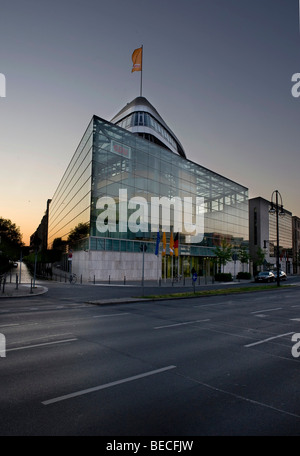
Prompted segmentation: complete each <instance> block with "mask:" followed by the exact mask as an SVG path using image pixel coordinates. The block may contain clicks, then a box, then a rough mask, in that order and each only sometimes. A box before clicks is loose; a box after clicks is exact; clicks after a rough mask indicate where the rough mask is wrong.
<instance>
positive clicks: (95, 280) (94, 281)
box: [94, 274, 96, 285]
mask: <svg viewBox="0 0 300 456" xmlns="http://www.w3.org/2000/svg"><path fill="white" fill-rule="evenodd" d="M95 283H96V279H95V274H94V285H95Z"/></svg>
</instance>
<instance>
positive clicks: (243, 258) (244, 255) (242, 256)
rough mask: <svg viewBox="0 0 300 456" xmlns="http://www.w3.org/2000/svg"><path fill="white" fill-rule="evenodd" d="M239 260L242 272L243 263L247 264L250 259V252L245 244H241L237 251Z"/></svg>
mask: <svg viewBox="0 0 300 456" xmlns="http://www.w3.org/2000/svg"><path fill="white" fill-rule="evenodd" d="M238 256H239V260H240V262H241V263H242V265H243V272H244V265H245V264H248V261H249V260H250V254H249V251H248V249H247V248H246V247H245V246H242V247H241V248H240V249H239V251H238Z"/></svg>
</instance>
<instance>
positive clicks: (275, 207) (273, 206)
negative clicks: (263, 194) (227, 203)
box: [269, 190, 284, 287]
mask: <svg viewBox="0 0 300 456" xmlns="http://www.w3.org/2000/svg"><path fill="white" fill-rule="evenodd" d="M274 194H275V203H274V201H273V197H274ZM278 196H279V197H280V202H281V203H280V205H279V204H278ZM279 209H280V212H279ZM269 212H270V214H274V213H276V237H277V250H276V269H277V286H278V287H280V274H279V267H280V266H279V215H281V216H282V215H284V211H283V204H282V197H281V194H280V193H279V191H278V190H274V192H273V193H272V196H271V208H270V210H269Z"/></svg>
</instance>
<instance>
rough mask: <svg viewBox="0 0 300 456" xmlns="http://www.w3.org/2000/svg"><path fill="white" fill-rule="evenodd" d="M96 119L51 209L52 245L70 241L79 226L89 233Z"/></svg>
mask: <svg viewBox="0 0 300 456" xmlns="http://www.w3.org/2000/svg"><path fill="white" fill-rule="evenodd" d="M92 150H93V121H91V122H90V124H89V126H88V128H87V130H86V132H85V134H84V136H83V138H82V140H81V142H80V144H79V146H78V148H77V150H76V152H75V154H74V155H73V158H72V160H71V162H70V164H69V166H68V168H67V169H66V171H65V173H64V175H63V177H62V179H61V181H60V183H59V185H58V187H57V190H56V192H55V194H54V196H53V198H52V201H51V204H50V208H49V224H48V247H49V248H51V247H52V245H53V241H54V240H56V239H61V240H63V241H66V240H67V239H68V236H69V235H70V233H71V232H72V230H74V228H76V227H78V226H82V225H84V226H86V228H87V229H86V232H87V234H89V224H90V213H91V182H92Z"/></svg>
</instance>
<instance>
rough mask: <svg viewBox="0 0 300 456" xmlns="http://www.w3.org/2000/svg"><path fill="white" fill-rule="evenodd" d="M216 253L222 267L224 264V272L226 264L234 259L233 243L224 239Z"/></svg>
mask: <svg viewBox="0 0 300 456" xmlns="http://www.w3.org/2000/svg"><path fill="white" fill-rule="evenodd" d="M215 254H216V256H217V258H218V262H219V265H220V269H221V266H223V272H224V268H225V265H226V264H227V263H228V261H230V260H231V259H232V247H231V244H229V243H228V242H226V240H225V239H222V241H221V245H220V246H218V247H216V248H215Z"/></svg>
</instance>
